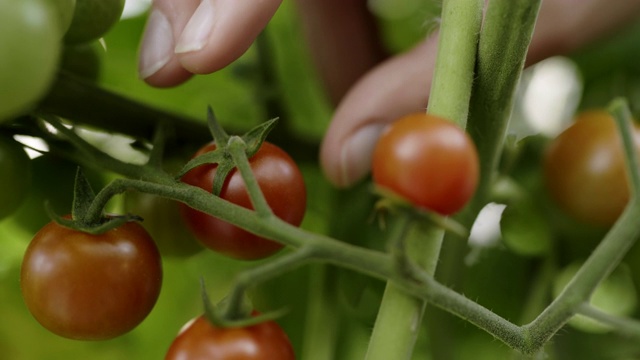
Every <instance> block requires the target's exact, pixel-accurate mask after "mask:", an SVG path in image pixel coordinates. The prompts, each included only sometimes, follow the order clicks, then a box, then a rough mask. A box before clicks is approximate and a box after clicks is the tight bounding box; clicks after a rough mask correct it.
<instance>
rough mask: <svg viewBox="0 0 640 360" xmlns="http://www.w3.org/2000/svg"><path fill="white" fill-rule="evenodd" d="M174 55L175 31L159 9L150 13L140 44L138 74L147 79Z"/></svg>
mask: <svg viewBox="0 0 640 360" xmlns="http://www.w3.org/2000/svg"><path fill="white" fill-rule="evenodd" d="M172 56H173V32H172V30H171V24H170V23H169V20H168V19H167V17H166V16H165V15H164V14H163V13H162V12H161V11H160V10H158V9H153V10H152V11H151V13H150V14H149V20H148V21H147V27H146V30H145V33H144V37H143V39H142V45H141V46H140V62H139V63H138V74H139V76H140V78H141V79H146V78H148V77H149V76H151V75H153V74H155V73H156V72H157V71H158V70H160V69H162V67H164V66H165V65H167V63H168V62H169V60H171V57H172Z"/></svg>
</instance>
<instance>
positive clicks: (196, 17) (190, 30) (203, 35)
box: [175, 0, 215, 54]
mask: <svg viewBox="0 0 640 360" xmlns="http://www.w3.org/2000/svg"><path fill="white" fill-rule="evenodd" d="M214 22H215V10H214V7H213V1H212V0H202V1H201V2H200V5H198V8H197V9H196V11H195V12H194V13H193V15H191V19H189V22H187V25H186V26H185V27H184V30H183V31H182V34H181V35H180V39H179V40H178V44H177V45H176V48H175V53H176V54H180V53H186V52H191V51H198V50H202V49H203V48H204V47H205V45H206V44H207V41H208V40H209V36H210V35H211V32H212V31H213V24H214Z"/></svg>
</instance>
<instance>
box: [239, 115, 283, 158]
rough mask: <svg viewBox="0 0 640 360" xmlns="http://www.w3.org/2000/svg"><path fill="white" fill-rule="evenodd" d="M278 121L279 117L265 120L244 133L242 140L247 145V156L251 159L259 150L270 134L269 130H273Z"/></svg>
mask: <svg viewBox="0 0 640 360" xmlns="http://www.w3.org/2000/svg"><path fill="white" fill-rule="evenodd" d="M277 123H278V118H275V119H271V120H268V121H265V122H263V123H262V124H260V125H258V126H256V127H254V128H253V129H251V130H249V131H248V132H247V133H246V134H244V135H242V140H243V141H244V143H245V144H246V147H247V148H246V151H247V158H249V159H251V157H252V156H253V155H255V154H256V153H257V152H258V150H259V149H260V146H262V143H263V142H264V141H265V139H266V138H267V135H269V132H271V130H273V128H274V127H275V126H276V124H277Z"/></svg>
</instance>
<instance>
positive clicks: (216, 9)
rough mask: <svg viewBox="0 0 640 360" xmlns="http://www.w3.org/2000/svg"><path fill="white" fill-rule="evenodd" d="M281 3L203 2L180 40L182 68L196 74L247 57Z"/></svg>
mask: <svg viewBox="0 0 640 360" xmlns="http://www.w3.org/2000/svg"><path fill="white" fill-rule="evenodd" d="M281 2H282V0H262V1H255V0H202V1H201V2H200V3H199V5H198V7H197V8H196V9H195V10H194V11H193V13H192V15H191V17H190V18H189V20H188V22H187V23H186V25H185V26H184V29H183V31H182V32H181V34H180V36H179V37H178V40H177V43H176V46H175V52H176V54H177V55H178V59H179V61H180V64H181V65H182V66H183V67H184V68H185V69H187V70H189V71H190V72H192V73H196V74H207V73H211V72H214V71H216V70H219V69H222V68H223V67H225V66H227V65H229V64H230V63H231V62H233V61H234V60H236V59H237V58H238V57H240V56H241V55H242V54H244V53H245V52H246V51H247V49H248V48H249V46H251V44H252V43H253V42H254V40H255V38H256V37H257V36H258V34H259V33H260V32H261V31H262V30H263V29H264V27H265V26H266V25H267V23H268V22H269V20H270V19H271V18H272V17H273V15H274V14H275V12H276V10H277V9H278V6H279V5H280V3H281Z"/></svg>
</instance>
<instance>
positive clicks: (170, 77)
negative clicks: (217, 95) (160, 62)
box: [140, 60, 193, 88]
mask: <svg viewBox="0 0 640 360" xmlns="http://www.w3.org/2000/svg"><path fill="white" fill-rule="evenodd" d="M192 76H193V74H192V73H190V72H189V71H187V70H185V69H184V68H182V66H180V64H179V63H178V62H177V60H173V61H172V62H171V63H169V64H167V65H166V66H165V67H163V68H162V69H160V70H159V71H157V72H155V73H153V74H152V75H149V76H147V77H142V76H140V78H141V79H142V80H144V81H145V82H146V83H147V84H149V85H151V86H153V87H157V88H168V87H173V86H176V85H180V84H182V83H183V82H185V81H187V80H189V79H190V78H191V77H192Z"/></svg>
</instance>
